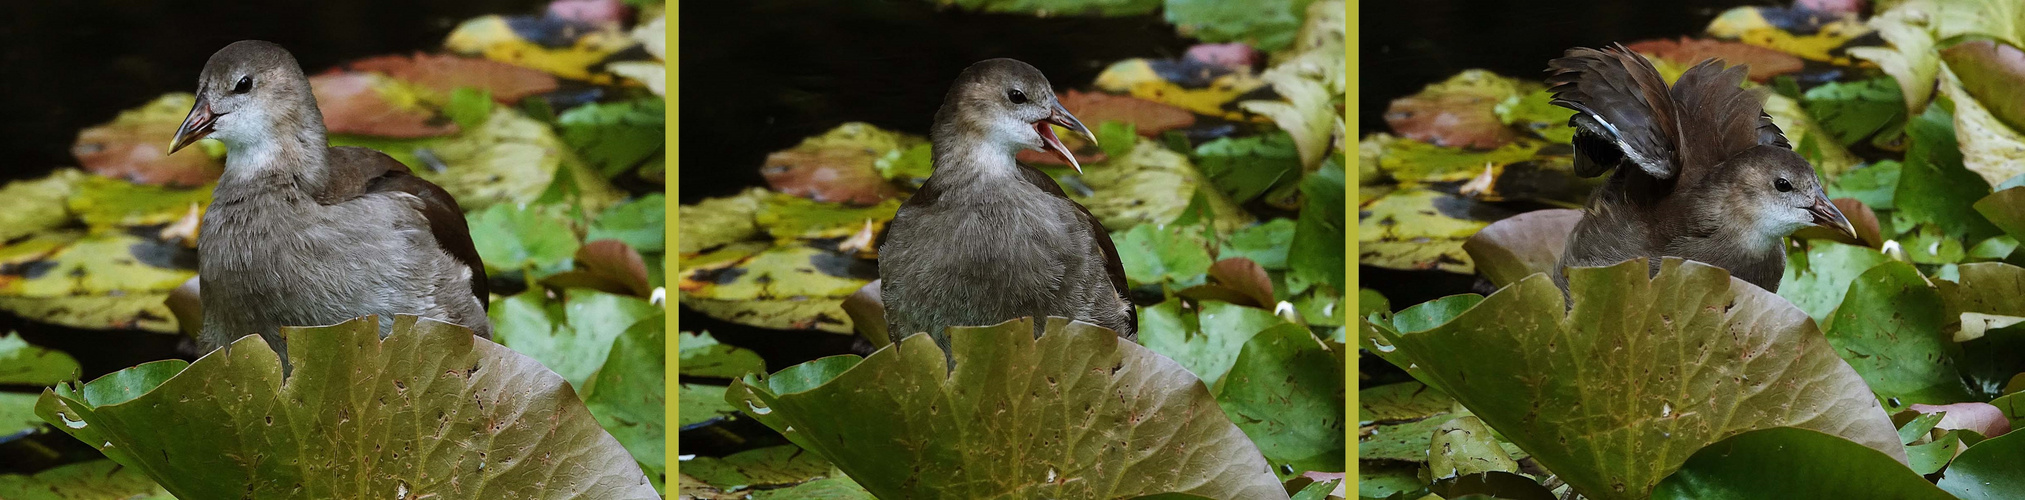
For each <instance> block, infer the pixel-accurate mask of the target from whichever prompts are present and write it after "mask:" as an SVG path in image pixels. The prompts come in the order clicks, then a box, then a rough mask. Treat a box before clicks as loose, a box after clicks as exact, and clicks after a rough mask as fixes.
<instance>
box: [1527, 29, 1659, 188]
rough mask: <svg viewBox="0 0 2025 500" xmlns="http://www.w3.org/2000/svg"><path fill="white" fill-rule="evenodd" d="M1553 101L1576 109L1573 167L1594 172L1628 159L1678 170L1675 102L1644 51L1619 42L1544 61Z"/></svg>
mask: <svg viewBox="0 0 2025 500" xmlns="http://www.w3.org/2000/svg"><path fill="white" fill-rule="evenodd" d="M1547 71H1548V72H1549V73H1550V74H1549V75H1548V77H1547V84H1548V85H1551V86H1552V87H1551V88H1549V89H1548V90H1550V91H1552V92H1553V93H1554V100H1553V104H1554V105H1557V106H1561V107H1565V108H1568V109H1573V110H1575V116H1574V117H1572V118H1570V119H1569V120H1568V124H1569V125H1570V126H1573V127H1575V130H1576V133H1575V141H1574V145H1575V173H1576V174H1579V175H1582V176H1584V177H1595V176H1598V175H1602V174H1603V173H1605V172H1608V171H1610V170H1611V169H1613V168H1616V167H1617V166H1618V165H1619V164H1621V163H1625V162H1629V163H1631V164H1632V165H1635V166H1637V167H1638V168H1639V169H1640V170H1642V171H1644V172H1645V173H1647V174H1649V175H1651V176H1652V177H1655V178H1659V179H1670V178H1673V176H1674V175H1676V174H1678V173H1679V171H1680V169H1679V166H1680V162H1679V157H1678V156H1677V154H1676V151H1678V150H1677V148H1678V146H1679V143H1680V138H1681V134H1680V132H1681V131H1680V123H1681V122H1680V120H1679V118H1678V116H1679V114H1680V107H1679V106H1678V105H1676V103H1675V100H1676V95H1675V94H1669V93H1668V92H1667V86H1666V80H1665V79H1663V78H1661V77H1660V76H1659V71H1658V70H1657V69H1654V68H1653V67H1652V62H1650V61H1647V60H1645V57H1644V56H1641V55H1638V54H1637V53H1635V52H1632V51H1631V50H1630V49H1626V48H1624V46H1623V45H1621V44H1616V45H1612V46H1610V47H1606V48H1604V49H1601V50H1598V49H1591V48H1585V47H1578V48H1573V49H1568V52H1567V54H1566V55H1564V56H1562V57H1561V58H1559V59H1555V60H1552V61H1548V62H1547Z"/></svg>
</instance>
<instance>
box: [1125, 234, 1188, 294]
mask: <svg viewBox="0 0 2025 500" xmlns="http://www.w3.org/2000/svg"><path fill="white" fill-rule="evenodd" d="M1114 239H1115V240H1116V245H1117V248H1118V260H1119V262H1120V263H1122V264H1123V265H1124V266H1125V277H1126V278H1128V279H1130V280H1131V281H1132V283H1134V284H1149V283H1151V284H1166V285H1168V286H1170V287H1171V288H1174V289H1182V288H1187V287H1190V286H1195V285H1199V284H1202V282H1203V279H1204V276H1205V275H1206V273H1208V272H1209V266H1210V264H1212V262H1210V257H1209V248H1208V243H1206V242H1204V241H1203V239H1202V235H1201V234H1200V233H1197V232H1194V231H1190V230H1189V228H1187V227H1182V226H1167V227H1159V226H1155V225H1153V224H1141V225H1139V226H1136V227H1133V228H1132V229H1131V230H1129V231H1126V232H1125V234H1124V235H1122V236H1119V237H1115V238H1114Z"/></svg>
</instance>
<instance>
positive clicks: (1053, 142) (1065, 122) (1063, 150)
mask: <svg viewBox="0 0 2025 500" xmlns="http://www.w3.org/2000/svg"><path fill="white" fill-rule="evenodd" d="M1049 125H1060V126H1061V127H1062V128H1066V129H1069V130H1070V131H1072V132H1076V133H1078V134H1083V138H1085V139H1089V140H1090V145H1092V146H1095V145H1097V134H1093V133H1090V129H1089V127H1084V126H1083V121H1082V120H1077V119H1076V115H1072V114H1069V109H1068V108H1064V107H1062V103H1061V101H1056V102H1055V107H1054V110H1053V112H1051V113H1048V117H1047V118H1043V119H1041V121H1039V122H1035V123H1034V131H1035V132H1039V133H1040V134H1041V141H1042V142H1044V143H1046V144H1044V145H1043V146H1042V149H1046V150H1048V151H1051V152H1054V153H1055V156H1060V157H1062V161H1066V162H1069V166H1070V167H1073V168H1075V169H1076V173H1079V174H1080V173H1083V166H1082V165H1081V164H1078V163H1076V154H1075V153H1073V152H1070V151H1069V148H1068V147H1067V146H1063V145H1062V139H1061V138H1059V137H1056V136H1055V129H1054V127H1050V126H1049Z"/></svg>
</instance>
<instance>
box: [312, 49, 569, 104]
mask: <svg viewBox="0 0 2025 500" xmlns="http://www.w3.org/2000/svg"><path fill="white" fill-rule="evenodd" d="M345 67H346V68H348V69H350V70H352V71H366V72H374V73H380V74H384V75H387V76H391V77H394V78H396V79H400V80H403V81H406V82H408V83H413V84H415V85H419V86H422V87H425V88H428V89H430V90H434V91H436V92H441V93H444V94H446V95H447V94H449V93H450V92H451V91H454V90H457V88H458V87H476V88H479V89H483V90H485V91H487V92H491V93H492V100H494V101H498V102H501V103H515V102H520V100H521V98H524V97H527V96H531V95H535V94H542V93H547V92H550V91H554V90H555V89H556V88H557V87H558V86H559V84H558V83H557V82H556V78H555V76H554V75H550V74H548V73H543V72H541V71H539V70H534V69H528V68H523V67H519V66H514V65H511V64H506V63H502V62H498V61H493V60H490V59H480V58H475V57H461V56H455V55H438V54H427V53H422V52H417V53H415V55H413V56H400V55H388V56H380V57H372V58H366V59H360V60H357V61H352V62H351V63H350V64H347V65H345Z"/></svg>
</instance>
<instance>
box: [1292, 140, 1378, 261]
mask: <svg viewBox="0 0 2025 500" xmlns="http://www.w3.org/2000/svg"><path fill="white" fill-rule="evenodd" d="M1341 160H1342V158H1336V159H1334V160H1332V161H1330V162H1327V163H1325V164H1324V165H1323V166H1322V169H1321V170H1318V171H1315V172H1314V173H1313V174H1311V175H1308V176H1307V177H1304V178H1302V179H1301V195H1302V196H1303V197H1305V199H1306V202H1305V203H1304V205H1303V206H1302V207H1301V217H1300V219H1298V220H1296V221H1295V222H1294V240H1293V241H1291V242H1289V243H1288V244H1287V267H1288V268H1289V269H1288V272H1287V277H1288V279H1289V280H1298V281H1303V282H1307V283H1322V284H1327V285H1329V286H1330V287H1332V288H1334V289H1336V290H1344V289H1346V288H1345V285H1344V281H1345V278H1344V272H1345V270H1346V269H1348V266H1346V265H1345V264H1344V257H1343V254H1345V253H1349V252H1348V251H1347V250H1345V249H1344V245H1345V243H1344V242H1345V241H1347V240H1349V236H1348V235H1346V234H1344V232H1345V231H1348V230H1349V229H1348V228H1345V227H1344V226H1343V220H1344V216H1343V208H1344V206H1345V205H1347V204H1348V203H1347V202H1346V201H1345V200H1344V199H1343V197H1344V191H1345V190H1344V186H1343V182H1344V179H1343V165H1342V162H1341ZM1360 219H1361V217H1360ZM1361 225H1362V224H1361V221H1360V226H1361ZM1306 288H1307V287H1305V286H1297V285H1292V284H1290V285H1288V290H1287V293H1300V292H1301V291H1303V290H1305V289H1306Z"/></svg>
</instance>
